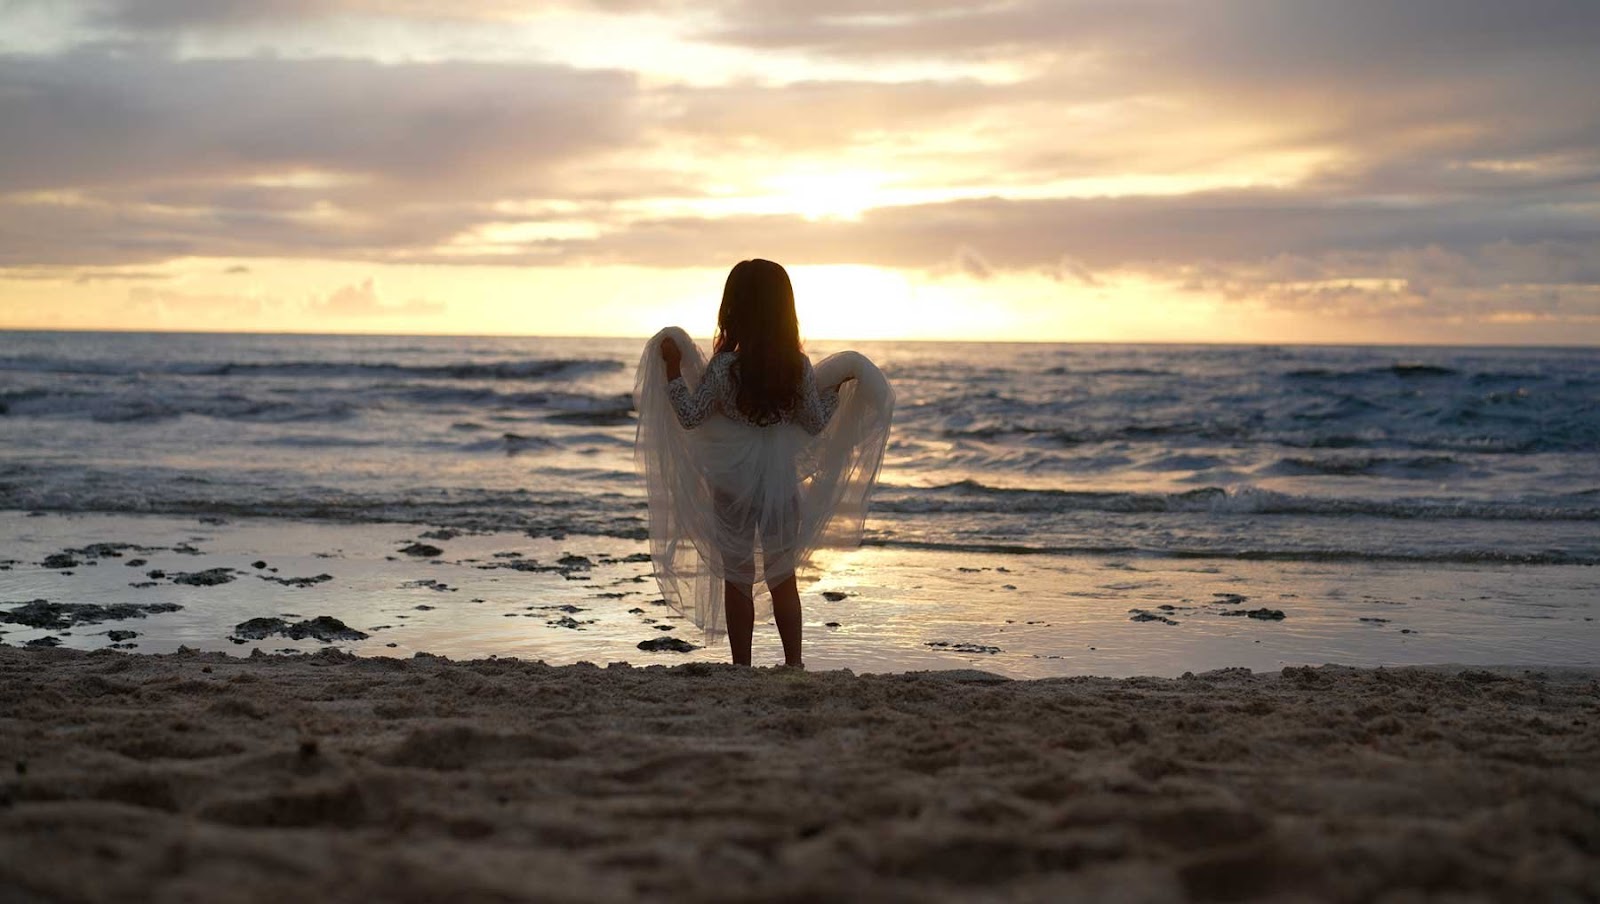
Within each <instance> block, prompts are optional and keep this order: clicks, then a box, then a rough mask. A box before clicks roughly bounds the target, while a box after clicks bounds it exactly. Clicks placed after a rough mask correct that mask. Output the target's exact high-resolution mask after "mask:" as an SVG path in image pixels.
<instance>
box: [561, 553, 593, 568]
mask: <svg viewBox="0 0 1600 904" xmlns="http://www.w3.org/2000/svg"><path fill="white" fill-rule="evenodd" d="M556 564H557V565H560V566H561V567H562V568H571V569H574V570H576V569H586V568H593V567H594V562H592V561H590V560H589V557H588V556H578V555H573V554H571V553H568V554H567V555H564V556H562V557H561V558H559V559H557V560H556Z"/></svg>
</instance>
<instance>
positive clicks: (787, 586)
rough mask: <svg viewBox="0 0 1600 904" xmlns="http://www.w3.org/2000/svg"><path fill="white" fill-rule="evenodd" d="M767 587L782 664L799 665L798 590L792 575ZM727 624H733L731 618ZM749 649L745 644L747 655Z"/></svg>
mask: <svg viewBox="0 0 1600 904" xmlns="http://www.w3.org/2000/svg"><path fill="white" fill-rule="evenodd" d="M767 586H768V587H769V588H770V589H771V590H772V620H773V621H775V622H777V623H778V636H779V637H780V638H782V639H783V662H784V664H785V665H800V634H801V625H800V588H798V587H796V586H795V583H794V575H792V574H791V575H789V576H788V577H787V578H784V579H783V580H782V581H779V582H778V583H776V584H768V585H767ZM728 624H729V625H730V626H731V625H732V624H733V619H732V618H731V617H730V618H729V619H728ZM749 649H750V648H749V645H748V644H747V645H746V646H745V651H746V654H747V655H748V652H749Z"/></svg>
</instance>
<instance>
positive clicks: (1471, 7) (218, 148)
mask: <svg viewBox="0 0 1600 904" xmlns="http://www.w3.org/2000/svg"><path fill="white" fill-rule="evenodd" d="M556 5H557V6H559V7H560V8H562V9H565V10H568V11H574V10H576V11H580V12H581V11H583V10H594V11H600V12H603V13H608V14H613V13H618V12H645V13H652V14H658V15H674V14H680V13H684V12H685V11H687V10H690V9H691V7H692V10H693V12H694V15H693V16H692V17H689V16H686V17H685V18H683V19H681V20H680V21H681V22H682V23H684V25H683V29H684V30H686V31H689V32H690V39H691V40H693V39H697V40H701V41H710V42H715V43H717V44H718V45H719V48H718V49H719V50H722V51H730V52H737V51H745V52H747V54H748V56H747V59H748V60H750V67H749V69H748V70H747V71H745V72H744V73H743V74H741V75H739V76H736V77H733V78H731V79H729V80H728V81H727V82H726V83H723V84H717V85H707V84H705V83H704V79H694V80H690V79H684V80H682V81H680V82H677V83H673V82H672V81H671V80H670V79H668V80H665V81H663V80H661V79H660V78H654V79H651V80H648V81H646V80H642V79H640V78H638V77H636V76H635V75H634V74H632V73H630V72H627V71H622V70H585V69H581V68H578V67H575V66H568V65H561V64H559V63H555V62H546V63H517V64H503V63H494V64H490V63H482V62H466V61H460V60H455V61H443V62H405V63H397V64H388V65H385V64H378V63H374V62H368V61H360V60H351V59H325V58H313V59H305V58H295V57H293V56H292V55H283V56H279V57H270V56H262V57H239V56H238V53H239V51H238V50H237V46H235V47H234V50H233V53H235V58H231V59H209V58H206V59H202V58H195V54H193V53H189V54H188V55H179V54H178V52H177V50H175V49H174V48H178V47H181V46H188V45H184V44H182V42H181V41H178V40H177V39H176V38H173V39H172V43H170V44H160V43H159V39H160V36H163V35H165V36H167V37H168V38H172V36H175V35H177V36H183V35H188V34H189V33H190V32H193V31H195V30H200V31H205V32H206V33H207V36H208V39H210V38H214V37H215V35H218V34H233V33H237V34H239V35H247V34H255V32H253V31H251V30H252V29H260V28H263V27H266V26H271V27H273V28H278V29H280V30H284V31H286V32H287V31H293V30H294V29H295V28H296V27H298V26H304V27H305V28H307V29H309V28H313V27H320V26H319V25H318V23H326V22H331V21H333V20H338V21H339V22H340V23H341V25H340V27H341V28H350V29H355V30H357V31H359V30H360V29H370V30H371V32H370V33H372V34H381V33H382V30H383V29H384V28H386V27H390V26H391V25H393V24H394V23H396V22H404V23H410V24H412V25H416V24H417V23H424V24H425V23H427V22H429V21H432V20H434V19H436V18H440V16H441V14H439V13H438V12H437V9H438V7H437V6H436V5H432V4H425V3H421V2H420V0H416V2H414V0H253V2H243V0H216V2H202V0H137V2H136V0H106V2H100V3H96V4H92V5H89V6H83V7H81V9H82V10H87V11H88V12H87V13H86V15H88V16H89V20H92V22H93V23H96V24H95V25H94V27H93V28H90V27H88V26H85V31H84V34H85V35H87V36H89V37H86V38H85V41H84V44H85V45H86V46H87V45H90V44H93V43H94V41H97V40H107V39H110V38H116V37H118V36H120V37H122V38H125V39H133V40H135V42H136V43H135V44H134V45H132V49H124V50H121V51H118V52H115V53H112V52H96V51H93V50H89V49H82V50H79V51H77V52H68V53H62V54H55V55H33V56H9V57H8V56H0V121H4V122H5V123H6V140H5V141H4V142H0V267H30V268H39V267H58V268H60V267H65V268H71V267H86V268H99V267H105V266H111V265H130V264H132V265H138V264H147V263H153V262H159V261H165V260H171V259H174V258H182V257H201V258H204V257H214V258H229V259H248V258H253V257H274V258H316V259H338V260H357V261H370V262H374V263H381V262H420V263H480V264H481V263H496V264H505V265H517V264H535V263H536V264H562V263H567V264H599V265H604V264H610V263H631V264H648V265H653V266H662V267H682V266H704V265H717V266H722V265H725V264H726V263H727V262H728V261H731V260H737V259H739V258H740V257H748V256H752V255H759V256H769V257H775V258H777V259H780V260H784V261H785V262H794V263H819V264H821V263H860V264H874V265H879V266H889V267H901V268H909V269H920V270H925V271H930V272H940V273H946V272H951V271H952V270H953V269H960V270H962V271H963V272H966V273H968V274H971V275H977V276H980V277H984V276H987V277H991V278H992V277H996V276H1001V275H1004V274H1005V273H1007V272H1018V271H1028V272H1037V273H1043V274H1046V275H1049V276H1051V277H1052V278H1055V279H1059V280H1063V281H1071V282H1076V283H1079V284H1083V285H1096V284H1100V283H1104V282H1108V281H1110V280H1111V279H1114V278H1115V277H1114V274H1116V273H1138V274H1142V275H1145V276H1148V277H1151V278H1158V279H1167V280H1172V281H1174V282H1176V283H1178V284H1182V285H1190V286H1192V287H1194V288H1196V289H1197V290H1203V291H1207V292H1216V293H1220V294H1223V295H1227V296H1232V297H1258V298H1265V299H1269V300H1271V302H1272V303H1274V304H1281V305H1286V306H1308V305H1309V306H1322V307H1326V308H1328V309H1329V310H1333V309H1338V308H1339V306H1350V305H1378V306H1380V307H1382V306H1392V307H1396V308H1399V307H1408V309H1416V310H1422V311H1433V312H1440V316H1446V313H1444V312H1460V311H1472V310H1476V311H1480V312H1489V313H1488V314H1485V315H1484V316H1491V315H1494V316H1498V315H1500V314H1509V313H1514V306H1515V305H1516V304H1519V303H1520V304H1523V305H1524V308H1522V310H1524V311H1538V312H1539V313H1540V316H1565V315H1566V314H1572V315H1573V316H1588V315H1587V314H1584V313H1582V312H1583V311H1586V310H1588V309H1587V308H1586V307H1585V305H1587V304H1589V302H1588V301H1587V300H1586V299H1589V298H1591V297H1592V295H1591V293H1592V289H1593V287H1594V286H1596V285H1600V275H1597V274H1596V272H1595V270H1596V265H1595V264H1593V263H1592V262H1593V261H1595V260H1596V259H1597V257H1596V251H1597V246H1600V104H1597V103H1596V101H1595V100H1594V92H1592V91H1588V90H1586V88H1587V86H1588V85H1590V84H1593V83H1595V82H1596V81H1597V80H1600V58H1597V57H1596V56H1595V54H1594V52H1593V47H1595V46H1600V7H1597V6H1595V5H1594V4H1593V3H1591V2H1587V0H1527V2H1524V3H1518V4H1507V3H1504V2H1501V0H1408V2H1406V3H1391V2H1380V0H1349V2H1338V3H1334V2H1322V0H1275V2H1269V0H1215V2H1207V3H1193V2H1186V0H1076V2H1064V0H1012V2H980V3H960V4H958V3H953V2H948V0H937V2H935V0H929V2H914V0H881V2H871V3H866V4H862V3H849V2H844V0H810V2H805V3H801V2H797V0H723V2H715V3H709V4H688V3H686V2H678V0H660V2H651V0H617V2H580V0H571V2H564V3H560V4H556ZM550 8H552V7H551V6H549V5H544V6H541V8H540V9H541V11H547V10H548V9H550ZM523 10H524V7H522V6H521V5H518V4H513V3H509V2H501V0H467V2H463V3H460V4H453V5H451V7H450V8H449V11H448V13H446V14H444V15H445V16H446V17H448V18H451V19H454V20H478V21H479V22H480V23H488V24H485V25H483V28H485V29H499V28H502V27H503V20H504V19H506V18H517V17H519V16H522V15H524V12H523ZM95 29H99V30H98V31H96V30H95ZM363 33H365V32H363ZM452 34H456V35H457V36H459V34H460V33H459V32H452ZM91 38H92V40H91ZM141 40H142V41H148V42H150V43H146V44H139V43H137V41H141ZM248 43H249V42H248V41H242V42H241V45H243V44H248ZM204 46H207V47H224V48H226V47H228V46H232V45H228V44H227V43H226V42H224V41H220V40H218V41H216V42H215V43H213V44H206V45H204ZM252 46H253V45H252ZM436 49H437V55H438V56H439V57H449V56H450V55H451V54H453V53H456V52H458V51H460V48H459V47H457V46H456V45H453V44H451V43H449V41H447V40H445V39H444V38H441V39H440V43H439V44H438V45H437V48H436ZM773 51H778V52H779V54H786V55H788V56H787V57H785V58H786V59H791V60H792V59H806V60H810V61H813V62H815V63H817V66H816V67H815V68H813V69H805V68H803V67H801V68H798V69H789V70H783V72H784V73H785V74H784V75H782V76H778V75H774V74H773V73H774V72H778V71H779V70H777V69H776V68H774V69H771V70H768V69H766V68H764V66H765V63H766V61H767V59H768V57H771V56H774V54H773ZM460 52H463V53H470V52H471V49H470V48H468V50H466V51H460ZM954 60H960V61H968V62H972V61H978V62H993V63H998V64H1003V67H1002V69H1001V70H999V71H1000V72H1001V74H1002V76H1003V77H995V78H985V79H979V78H975V77H971V74H970V73H971V71H972V70H971V69H970V67H969V69H967V70H961V69H959V68H950V69H944V70H941V69H940V68H939V67H940V66H942V65H944V64H945V63H948V62H949V61H954ZM841 63H843V64H849V65H854V66H856V67H857V69H855V70H852V71H856V72H860V71H862V67H879V68H882V69H884V70H885V71H898V70H894V67H895V66H899V65H905V64H915V65H918V66H922V67H923V69H921V70H917V71H918V73H919V74H917V75H915V76H914V77H905V78H899V77H894V78H888V77H883V78H880V79H879V80H877V81H869V80H867V79H866V78H865V77H851V78H844V77H838V76H837V72H838V71H840V70H839V69H838V68H837V65H839V64H841ZM829 66H834V67H835V68H833V69H830V68H828V67H829ZM797 72H798V73H800V76H799V77H796V76H795V73H797ZM941 72H943V73H945V74H940V73H941ZM829 73H833V74H832V75H830V74H829ZM930 73H931V74H930ZM953 73H964V74H953ZM874 77H875V78H877V77H876V76H874ZM819 162H820V163H821V165H822V168H823V171H824V172H825V171H826V168H827V167H829V166H833V167H837V168H839V169H841V170H858V171H881V172H879V175H881V176H882V179H881V180H880V181H882V182H885V183H887V184H889V185H890V186H891V187H893V188H895V189H896V190H903V191H912V192H915V191H923V192H925V193H926V195H927V197H926V198H925V199H924V202H923V203H913V202H911V201H907V200H905V199H904V197H903V196H901V195H893V194H886V195H885V198H888V200H884V199H877V200H872V199H869V201H870V203H868V204H866V205H865V207H866V209H864V210H862V212H861V214H860V215H859V217H855V218H854V219H826V218H822V219H806V218H805V217H801V216H798V215H782V214H752V213H750V212H749V208H739V207H737V206H736V205H732V206H729V207H728V208H726V209H724V210H722V211H721V212H713V210H712V208H711V207H710V206H708V205H706V204H705V202H711V201H718V200H726V199H729V198H732V199H734V200H738V196H739V195H740V193H752V194H753V193H758V192H759V191H761V190H763V189H762V188H761V186H763V185H766V184H768V183H771V182H781V178H782V177H783V176H785V175H786V174H791V173H790V170H799V169H802V168H803V167H804V166H811V165H816V164H818V163H819ZM1223 177H1226V178H1223ZM874 178H876V177H874ZM1208 180H1210V181H1208ZM813 181H816V180H813ZM865 184H873V183H872V180H871V179H868V180H866V183H865ZM1219 185H1223V186H1227V187H1218V186H1219ZM821 187H822V188H824V189H825V188H826V186H825V185H823V186H821ZM1052 193H1054V194H1053V196H1052ZM802 200H804V199H802ZM872 204H878V205H879V206H876V207H873V206H872ZM697 205H702V206H699V207H697ZM695 211H700V212H699V213H696V212H695ZM729 211H733V213H731V214H729ZM543 226H548V227H549V228H541V227H543ZM496 230H498V232H497V233H496ZM487 233H496V234H498V235H500V236H502V237H504V236H524V237H526V238H525V239H524V240H521V241H517V240H513V239H497V240H495V241H492V242H482V243H479V244H473V243H472V242H465V241H463V237H477V236H483V235H485V234H487ZM539 236H545V237H544V238H539ZM340 293H346V294H344V295H342V296H341V294H340ZM1519 298H1521V299H1524V300H1523V301H1521V302H1518V301H1517V299H1519ZM1540 299H1544V300H1545V301H1540ZM1552 299H1553V301H1552ZM1556 302H1559V304H1557V303H1556ZM315 304H316V305H318V306H321V307H322V308H324V309H327V310H330V311H331V310H334V309H342V310H345V311H348V312H350V313H351V316H370V315H369V314H358V313H355V312H358V311H362V310H365V311H369V312H371V311H377V312H379V313H381V312H383V311H386V310H393V309H394V308H396V307H404V306H399V305H393V304H388V305H386V304H384V303H382V302H380V301H379V300H378V299H377V296H376V290H375V289H374V288H372V287H371V285H370V284H367V283H362V284H356V285H354V286H346V287H343V288H342V289H340V290H339V292H335V293H333V294H332V295H330V296H329V297H327V298H324V299H318V300H317V301H316V302H315ZM424 304H426V303H424ZM1541 304H1543V305H1545V306H1544V307H1540V305H1541ZM1508 305H1509V306H1511V307H1507V306H1508ZM1563 312H1565V313H1563ZM1573 312H1578V313H1573Z"/></svg>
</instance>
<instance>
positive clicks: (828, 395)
mask: <svg viewBox="0 0 1600 904" xmlns="http://www.w3.org/2000/svg"><path fill="white" fill-rule="evenodd" d="M838 407H839V387H837V386H829V387H828V388H827V389H823V390H820V391H819V390H818V389H817V375H816V374H815V373H814V372H813V371H812V370H811V362H810V361H807V362H806V367H805V376H804V378H803V379H802V382H801V386H800V407H799V409H798V410H796V411H795V423H797V424H799V425H800V426H801V428H803V429H804V430H805V431H806V432H807V433H809V434H811V435H812V436H816V435H817V434H819V433H821V432H822V430H823V428H824V427H827V426H828V421H830V420H832V419H833V412H834V411H835V410H836V409H838Z"/></svg>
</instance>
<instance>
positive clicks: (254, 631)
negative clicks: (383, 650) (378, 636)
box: [229, 615, 368, 643]
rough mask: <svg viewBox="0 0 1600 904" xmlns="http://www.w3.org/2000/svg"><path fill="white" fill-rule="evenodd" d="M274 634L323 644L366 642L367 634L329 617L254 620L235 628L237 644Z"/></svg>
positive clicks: (241, 623) (234, 638)
mask: <svg viewBox="0 0 1600 904" xmlns="http://www.w3.org/2000/svg"><path fill="white" fill-rule="evenodd" d="M274 634H281V635H283V636H284V637H288V638H290V639H291V640H301V639H303V638H306V637H312V638H315V639H317V640H320V641H322V642H323V643H329V642H332V641H335V640H365V639H367V636H368V635H367V634H366V633H365V632H362V631H357V630H356V629H354V628H352V627H350V626H348V625H346V624H345V623H344V622H342V621H340V620H338V619H337V618H334V617H332V616H328V615H319V616H317V617H316V618H312V619H307V620H305V621H299V622H295V623H294V624H290V623H288V622H286V621H284V620H283V619H281V618H252V619H250V620H248V621H244V622H240V623H239V624H237V625H235V626H234V628H233V637H231V638H229V639H230V640H233V641H235V642H243V641H245V640H265V639H266V638H267V637H270V636H272V635H274Z"/></svg>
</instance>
